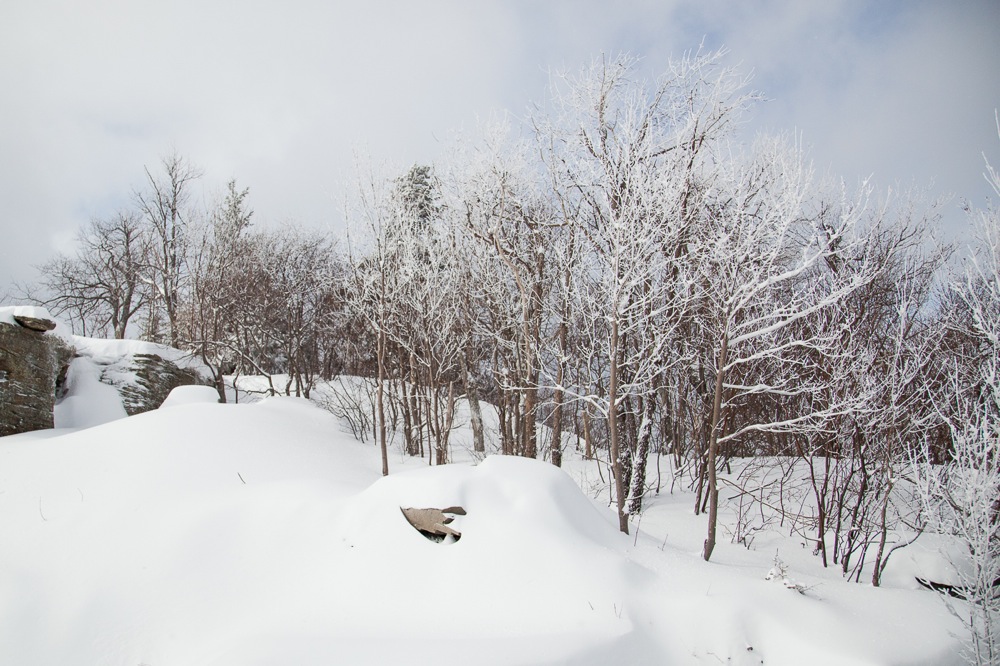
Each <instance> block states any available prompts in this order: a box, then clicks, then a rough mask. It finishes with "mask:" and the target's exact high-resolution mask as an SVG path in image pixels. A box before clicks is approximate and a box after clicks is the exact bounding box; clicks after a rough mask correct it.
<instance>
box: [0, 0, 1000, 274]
mask: <svg viewBox="0 0 1000 666" xmlns="http://www.w3.org/2000/svg"><path fill="white" fill-rule="evenodd" d="M995 7H996V6H995V4H994V3H991V2H987V1H981V2H978V3H955V4H952V3H948V4H938V3H933V2H911V3H883V2H874V1H872V2H855V1H851V0H838V1H833V2H825V3H802V2H797V1H794V0H761V1H758V2H748V3H731V2H681V1H677V2H655V1H653V0H647V1H645V2H634V3H628V4H624V3H605V2H598V1H596V0H587V1H583V2H580V1H577V2H570V1H568V0H563V1H560V2H546V3H538V2H527V1H525V0H519V1H514V2H506V1H500V0H493V1H489V2H475V3H470V2H464V1H460V0H446V1H439V2H428V3H413V2H405V1H402V0H400V1H393V2H390V1H381V2H380V1H374V2H365V3H346V2H334V3H329V2H320V1H316V2H306V1H291V2H287V3H282V4H274V3H264V2H245V3H239V4H233V3H224V2H217V1H205V2H196V1H194V0H183V1H177V2H165V1H156V2H143V3H136V2H129V1H126V0H111V1H106V2H95V3H74V2H58V1H55V0H36V1H34V2H31V3H6V4H5V5H4V7H3V8H2V9H0V87H2V89H3V91H4V103H3V104H2V105H0V233H2V237H3V242H2V243H0V291H2V285H3V283H4V282H5V281H6V280H8V279H9V278H12V277H16V278H18V279H22V280H23V279H29V278H30V277H31V276H32V272H31V270H30V268H29V264H32V263H35V264H37V263H40V262H42V261H44V260H45V259H46V258H48V257H49V256H50V254H51V253H52V251H53V249H54V244H53V240H52V239H56V238H62V239H65V238H66V237H67V236H71V235H72V232H73V230H75V228H76V227H77V226H78V225H79V224H81V223H82V222H83V221H85V220H86V219H87V218H89V217H91V216H93V215H103V214H106V213H108V212H110V211H111V210H112V209H113V208H114V207H116V206H120V205H123V204H124V203H126V202H127V199H128V195H129V192H130V190H131V189H132V188H134V187H137V186H140V185H141V184H142V180H143V177H144V174H143V172H142V168H143V165H150V166H154V165H155V164H156V162H157V161H158V158H159V156H160V155H162V154H164V153H166V152H169V151H170V150H171V149H173V148H176V149H177V150H178V151H179V152H180V153H181V154H183V155H186V156H188V157H189V158H190V159H191V160H192V161H193V162H195V163H196V164H198V165H200V166H201V167H202V168H203V169H204V171H205V173H206V178H205V179H204V186H205V188H206V191H207V194H206V195H205V196H206V197H207V198H211V196H212V194H211V193H212V192H214V191H218V190H220V189H221V187H222V185H223V183H224V182H225V181H226V180H228V179H230V178H233V177H235V178H238V179H239V181H240V183H241V184H242V185H244V186H249V187H250V188H251V199H252V205H253V206H254V208H255V209H256V211H257V219H260V220H264V221H268V220H270V221H273V222H276V221H283V220H288V219H294V220H297V221H300V222H302V223H306V224H322V223H327V222H329V221H330V220H333V219H336V218H337V216H338V204H337V199H338V197H339V195H340V194H341V192H342V190H343V188H344V182H345V180H346V177H347V175H348V173H349V171H350V169H351V161H352V153H353V150H354V148H355V147H357V146H362V147H364V146H367V147H368V148H369V149H370V151H371V152H372V153H373V154H374V155H375V156H377V157H386V158H391V159H392V160H393V161H396V162H399V163H402V164H406V163H408V162H413V161H428V160H431V159H434V157H435V156H436V155H437V154H438V152H439V151H440V149H441V143H440V141H441V140H442V139H444V138H445V137H446V136H447V135H448V134H449V131H450V130H453V129H458V128H461V127H463V126H464V127H469V126H471V125H473V124H474V123H475V121H476V119H477V118H479V117H485V116H487V115H489V114H490V113H491V112H492V111H495V110H499V109H503V108H506V109H509V110H511V111H513V112H515V113H520V112H522V111H523V110H524V109H525V108H526V106H527V105H528V103H529V102H531V101H533V100H538V99H539V98H540V97H541V96H542V95H543V94H544V90H545V87H546V83H547V75H546V71H547V69H548V68H550V67H552V68H554V67H560V66H568V67H577V66H579V65H582V64H584V63H585V62H587V61H588V60H590V59H591V58H593V57H597V56H599V55H600V54H601V53H602V52H603V53H616V52H619V51H631V52H633V53H635V54H638V55H641V56H644V57H645V60H644V66H645V67H646V71H647V72H649V73H650V74H651V75H652V74H655V73H656V72H658V71H662V69H663V68H664V67H665V64H666V59H667V58H668V57H669V56H670V55H675V56H676V55H678V54H680V53H681V52H683V51H685V50H689V49H692V48H696V47H697V46H698V43H699V42H701V41H702V39H703V38H704V40H705V42H706V46H707V47H709V48H714V47H717V46H720V45H723V44H725V45H727V46H728V47H730V49H731V51H732V55H731V57H732V60H733V62H737V61H739V62H742V63H743V66H744V67H745V68H748V69H749V68H753V69H754V70H755V71H756V79H755V82H754V83H755V85H756V86H758V87H760V88H762V89H763V90H764V91H765V92H766V93H768V94H769V95H770V97H771V98H772V99H773V101H771V102H768V103H766V104H764V105H762V106H761V107H760V108H759V109H758V110H757V111H756V112H755V114H754V117H755V118H756V122H755V125H754V126H755V127H770V128H777V129H793V128H797V129H798V130H800V131H802V132H803V134H804V136H805V140H806V142H807V143H811V144H813V145H814V146H815V157H816V160H817V162H818V164H819V166H820V167H821V168H826V167H828V166H829V167H830V168H832V169H834V170H835V171H837V172H841V173H844V174H845V175H847V176H848V177H849V178H854V177H857V176H861V175H867V173H871V172H874V173H875V174H876V175H877V177H878V178H879V179H880V180H882V179H883V178H884V180H882V182H884V183H888V182H891V181H893V180H896V179H900V180H904V181H909V180H910V179H913V178H915V179H916V180H917V181H918V182H926V181H927V180H929V179H930V178H932V177H934V178H936V180H937V183H938V186H939V187H940V188H941V189H944V190H954V191H956V192H957V193H958V194H959V195H960V196H969V197H973V198H976V197H979V198H980V199H981V198H982V197H983V196H985V189H984V188H983V186H982V185H981V178H979V173H980V172H981V170H982V168H981V167H982V165H981V160H980V151H982V150H986V151H992V154H996V149H997V148H998V145H1000V144H998V143H997V140H996V136H995V128H994V127H993V116H992V110H993V108H995V107H997V106H1000V91H998V84H997V79H996V76H995V73H996V72H997V71H998V67H997V65H998V64H1000V62H998V58H1000V56H998V55H997V54H996V49H995V48H994V42H995V35H996V29H997V27H998V26H1000V20H998V16H1000V12H998V11H997V9H996V8H995ZM994 162H1000V159H998V160H994ZM969 181H973V182H972V184H968V183H969Z"/></svg>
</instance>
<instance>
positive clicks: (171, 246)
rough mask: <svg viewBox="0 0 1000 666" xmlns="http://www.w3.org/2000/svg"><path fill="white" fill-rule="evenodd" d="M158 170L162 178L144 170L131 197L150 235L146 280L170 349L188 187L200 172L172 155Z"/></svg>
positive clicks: (176, 340)
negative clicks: (140, 186)
mask: <svg viewBox="0 0 1000 666" xmlns="http://www.w3.org/2000/svg"><path fill="white" fill-rule="evenodd" d="M161 166H162V169H163V173H162V174H154V173H153V172H151V171H150V170H149V169H148V168H147V169H146V181H147V182H146V188H145V189H143V190H138V191H136V192H135V193H134V197H135V201H136V205H137V207H138V209H139V212H140V213H141V215H142V216H143V219H144V221H145V223H146V224H147V225H148V226H149V228H150V233H151V235H152V241H151V243H150V245H149V255H148V258H147V275H146V278H147V280H148V282H149V285H150V286H151V287H152V289H153V293H154V301H153V307H154V308H157V309H162V312H163V313H164V314H165V316H166V318H167V325H168V328H169V337H168V340H169V341H170V344H171V346H173V347H179V346H180V343H181V336H180V327H179V324H180V322H179V314H180V308H181V303H182V300H183V299H184V298H185V294H184V293H183V289H184V280H185V277H186V273H185V271H186V266H185V260H186V253H187V243H188V239H187V227H188V224H189V223H190V221H191V214H192V211H191V209H190V207H189V199H190V195H191V192H190V187H191V183H192V182H193V181H194V180H196V179H197V178H200V177H201V171H200V170H198V169H196V168H195V167H194V166H192V165H191V164H190V163H189V162H188V161H187V160H186V159H184V158H183V157H181V156H180V155H179V154H178V153H176V152H173V153H171V154H169V155H167V156H165V157H164V158H163V159H162V160H161ZM153 321H155V319H153ZM150 333H151V334H154V335H155V334H157V333H158V332H156V331H150Z"/></svg>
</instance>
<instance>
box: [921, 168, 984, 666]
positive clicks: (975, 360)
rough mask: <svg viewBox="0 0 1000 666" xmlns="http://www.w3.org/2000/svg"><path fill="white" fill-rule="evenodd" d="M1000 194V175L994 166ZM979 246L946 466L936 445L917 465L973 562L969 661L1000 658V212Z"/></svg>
mask: <svg viewBox="0 0 1000 666" xmlns="http://www.w3.org/2000/svg"><path fill="white" fill-rule="evenodd" d="M987 168H988V171H987V177H988V179H989V181H990V184H991V185H992V186H993V188H994V191H995V193H996V194H997V196H1000V174H998V173H997V172H996V171H995V170H993V169H992V168H990V167H989V166H988V167H987ZM976 223H977V227H978V230H979V241H980V242H979V247H978V248H977V251H975V252H974V253H973V254H972V256H970V257H969V258H968V259H967V265H966V270H965V273H964V275H963V276H962V277H961V278H960V279H958V280H955V281H954V282H953V284H952V285H951V289H952V292H953V294H954V296H955V298H956V301H955V302H954V304H955V305H956V306H957V307H955V308H954V309H953V310H952V315H953V325H954V326H955V327H956V328H958V329H959V331H960V333H961V334H962V336H963V337H964V338H965V340H966V344H965V345H964V346H963V347H962V349H961V350H960V351H961V355H955V356H954V357H953V359H954V360H953V365H952V367H951V368H948V369H947V379H946V381H945V382H944V383H943V385H942V387H941V390H940V392H939V394H938V409H939V413H940V414H941V416H942V418H943V419H944V421H945V424H946V426H947V429H948V431H949V433H950V435H951V450H950V452H949V455H948V458H947V460H946V461H945V462H944V464H934V463H935V462H936V460H935V458H936V456H935V455H934V452H933V450H932V448H931V447H930V446H928V447H927V448H925V449H924V450H923V452H922V454H921V456H920V458H919V460H918V461H917V463H916V465H915V470H916V477H917V487H918V489H919V491H920V497H921V500H922V504H923V507H924V510H925V512H926V513H927V516H928V517H929V518H930V520H931V524H932V526H934V527H935V528H937V529H938V530H940V531H942V532H944V533H946V534H951V535H954V536H955V537H957V538H958V539H959V540H960V542H961V543H962V544H963V545H964V546H965V547H966V549H967V554H968V561H967V562H966V563H956V571H957V572H958V576H959V580H960V582H961V588H962V593H963V596H964V597H965V599H966V601H967V606H964V605H963V606H961V610H958V609H959V606H958V604H955V605H954V606H953V608H954V609H956V612H958V613H959V614H960V615H961V616H962V617H963V620H964V621H965V623H966V625H967V626H968V628H969V646H968V647H969V651H968V655H967V656H968V658H969V661H970V662H972V663H976V664H995V663H997V661H998V660H1000V210H998V209H997V208H995V207H990V208H989V209H987V210H985V211H981V212H978V213H976Z"/></svg>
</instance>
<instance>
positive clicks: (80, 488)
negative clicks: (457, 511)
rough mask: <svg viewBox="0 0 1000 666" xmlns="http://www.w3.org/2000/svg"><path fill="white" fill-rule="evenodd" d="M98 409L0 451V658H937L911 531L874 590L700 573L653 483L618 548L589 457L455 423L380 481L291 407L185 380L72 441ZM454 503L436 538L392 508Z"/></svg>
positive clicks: (749, 571) (731, 565)
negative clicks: (446, 454)
mask: <svg viewBox="0 0 1000 666" xmlns="http://www.w3.org/2000/svg"><path fill="white" fill-rule="evenodd" d="M100 393H101V389H100V388H99V387H95V386H94V385H93V384H91V383H89V382H88V381H87V380H86V373H85V372H81V375H80V377H78V383H77V384H76V385H75V386H74V388H73V389H72V391H71V397H75V398H76V399H77V405H76V407H75V408H74V413H75V414H80V415H83V416H81V417H80V418H79V420H78V421H74V420H73V418H75V417H73V418H71V417H70V416H69V415H68V413H67V414H66V415H64V416H66V418H65V419H64V420H63V424H64V425H73V426H77V427H70V428H59V429H56V430H52V431H41V432H36V433H27V434H22V435H15V436H12V437H6V438H3V439H0V525H2V526H3V535H4V539H3V546H2V548H0V664H19V665H31V664H39V665H41V664H116V665H117V664H121V665H123V666H125V665H128V666H136V665H138V664H146V665H147V666H160V665H162V664H212V665H223V664H226V665H229V664H232V665H237V664H239V665H246V664H334V663H344V664H357V663H369V664H423V663H427V664H431V663H433V664H442V663H444V664H451V663H454V664H556V663H559V664H561V663H572V664H720V663H722V664H803V663H809V664H813V665H816V664H950V663H960V659H959V650H960V637H961V635H962V627H961V625H960V623H959V621H958V620H957V619H956V618H955V617H953V616H952V615H950V614H949V612H948V610H947V609H946V607H945V605H944V603H943V602H942V601H941V599H939V598H938V597H937V596H936V595H935V594H934V593H932V592H929V591H927V590H923V589H918V586H917V585H916V584H915V582H913V580H912V576H913V574H914V573H915V572H917V571H918V570H921V569H920V567H925V568H926V567H930V568H931V569H933V568H935V567H940V566H941V563H942V562H943V559H942V558H941V556H940V554H939V553H938V552H937V548H938V545H939V544H937V543H935V542H934V541H932V540H929V539H928V540H922V541H918V542H917V544H914V545H913V546H911V547H909V548H907V549H904V550H903V551H900V553H899V554H898V555H896V556H894V560H893V561H891V562H890V566H889V569H887V572H886V585H885V586H884V587H882V588H873V587H871V586H869V585H863V584H856V583H849V582H845V581H843V580H842V579H841V577H840V576H839V574H838V572H837V571H836V570H835V569H823V568H822V567H821V566H820V564H819V562H818V560H817V558H816V557H814V556H813V555H812V554H811V552H810V549H809V547H808V546H807V545H806V544H804V542H803V540H802V539H800V538H797V537H794V536H788V535H787V534H784V533H781V532H778V531H775V532H767V533H764V534H758V535H757V538H756V539H755V540H754V542H753V544H752V547H751V548H746V547H744V546H742V545H736V544H730V543H725V542H724V543H720V545H719V546H718V547H717V548H716V551H715V555H714V556H713V559H712V561H711V562H710V563H706V562H704V561H702V560H701V558H700V551H701V544H702V540H703V539H704V532H705V523H704V517H701V516H694V515H693V512H692V510H691V507H692V504H693V498H692V496H691V495H690V494H689V493H687V492H682V491H681V490H679V489H677V488H675V489H674V492H672V493H671V492H669V488H670V483H669V481H667V482H666V483H665V484H664V486H663V487H664V490H663V492H661V493H660V494H659V495H657V496H655V497H652V498H650V499H649V500H648V501H647V503H646V509H645V511H644V513H643V514H642V516H641V519H638V520H636V521H633V523H632V527H633V534H632V535H631V536H626V535H623V534H620V533H619V532H618V531H617V530H616V529H615V522H616V521H615V518H614V514H613V512H612V511H611V510H610V509H609V508H608V507H607V502H606V501H604V500H603V499H602V498H605V497H607V483H606V479H607V474H606V473H604V474H603V478H602V473H601V471H600V470H599V468H598V466H597V463H595V462H594V461H586V460H583V459H581V458H580V457H579V456H578V455H576V454H574V453H573V452H572V451H569V452H567V461H566V464H565V466H564V469H563V470H560V469H556V468H554V467H552V466H551V465H549V464H547V463H545V462H542V461H532V460H524V459H519V458H502V457H496V456H491V457H488V458H486V459H485V460H482V461H479V462H478V463H477V460H476V459H477V456H475V455H473V454H472V453H471V452H469V451H468V448H469V441H470V437H469V432H468V429H467V427H466V426H464V425H461V424H462V423H463V421H462V418H461V415H460V418H459V424H460V425H459V429H458V430H457V431H456V433H455V435H454V437H453V443H454V445H455V449H456V451H455V457H456V459H457V460H458V461H459V462H457V463H455V464H452V465H448V466H443V467H428V466H427V464H426V461H425V460H421V459H411V458H407V457H405V456H404V455H402V453H401V452H400V451H399V447H398V444H394V451H393V454H392V456H391V457H390V469H391V474H390V476H388V477H386V478H381V477H380V459H379V455H378V450H377V447H376V446H375V445H374V444H373V443H371V442H370V441H369V442H368V443H360V442H358V441H356V440H355V439H354V438H353V437H352V436H351V435H350V434H349V432H350V429H349V428H347V427H345V424H344V422H343V421H341V420H338V419H337V418H336V417H334V416H333V415H331V414H330V413H328V412H326V411H324V410H322V409H320V408H318V407H316V406H315V405H314V404H313V403H311V402H309V401H306V400H304V399H295V398H281V397H276V398H267V399H264V400H261V401H258V402H252V403H246V402H244V403H242V404H235V405H234V404H228V405H220V404H216V403H215V402H214V399H215V396H214V394H213V392H212V390H211V389H205V388H204V387H183V388H182V389H178V390H175V392H174V393H173V394H172V395H171V397H170V399H168V401H167V403H165V404H164V406H163V407H161V408H160V409H159V410H156V411H153V412H149V413H146V414H141V415H138V416H134V417H130V418H121V419H117V420H112V421H110V422H107V423H104V424H101V425H96V426H94V427H89V428H82V427H78V426H82V425H87V424H88V421H87V419H86V418H84V417H85V416H86V415H87V414H88V413H90V412H89V411H88V410H89V409H90V407H89V405H91V401H92V403H93V405H95V406H94V407H93V409H107V408H108V397H109V396H108V395H106V394H105V395H100ZM106 415H107V414H106ZM487 417H488V419H489V418H493V419H495V415H491V414H487ZM452 505H458V506H461V507H463V508H464V509H465V511H466V515H464V516H460V517H458V518H457V519H456V520H455V522H454V523H452V527H455V528H456V529H458V530H459V531H460V532H461V535H462V536H461V539H460V540H459V541H457V542H454V543H437V542H433V541H430V540H428V539H426V538H425V537H423V536H422V535H421V534H419V533H418V532H417V531H416V530H414V529H413V528H412V527H411V526H410V525H409V524H408V523H407V521H406V519H405V518H404V516H403V514H402V512H401V510H400V509H401V508H402V507H439V508H441V507H445V506H452ZM636 528H637V529H636ZM776 555H777V556H778V557H779V558H780V559H781V560H782V561H783V562H784V563H785V565H786V570H785V575H784V577H782V576H777V577H775V576H770V577H769V576H768V572H769V571H770V570H771V569H772V566H773V564H774V560H775V556H776ZM768 578H770V580H769V579H768ZM789 585H792V586H797V587H799V588H802V589H804V593H800V592H799V591H798V590H796V589H790V587H789Z"/></svg>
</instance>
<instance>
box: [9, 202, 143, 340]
mask: <svg viewBox="0 0 1000 666" xmlns="http://www.w3.org/2000/svg"><path fill="white" fill-rule="evenodd" d="M76 241H77V248H76V252H75V254H74V256H72V257H67V256H62V255H60V256H58V257H56V258H55V259H52V260H51V261H48V262H46V263H45V264H44V265H42V266H40V267H39V273H40V274H41V277H40V279H39V287H40V289H33V290H30V291H31V293H30V294H29V295H30V296H31V297H32V298H33V299H34V300H38V301H39V302H41V303H42V304H44V305H45V306H46V307H48V308H49V309H50V310H51V311H52V312H53V314H55V315H57V316H66V317H68V318H69V321H70V323H71V324H72V326H73V327H74V329H75V330H78V331H79V333H80V334H81V335H106V334H111V335H113V336H114V337H116V338H119V339H121V338H124V337H125V335H126V333H127V332H128V331H129V324H130V323H131V322H132V320H133V318H134V317H135V316H136V314H137V313H138V312H139V311H140V310H142V309H143V308H144V307H146V306H147V305H148V295H149V294H148V291H147V289H146V285H145V284H144V282H143V280H142V269H143V261H144V259H145V256H146V252H147V250H148V247H149V236H148V234H147V233H146V231H145V229H144V228H143V226H142V224H141V221H140V219H139V218H138V216H137V215H135V214H133V213H131V212H129V211H120V212H118V213H115V214H114V215H113V216H112V217H110V218H108V219H104V220H101V219H92V220H91V221H90V222H89V223H88V224H87V226H85V227H84V228H83V229H82V230H81V231H80V232H79V233H78V234H77V238H76Z"/></svg>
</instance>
